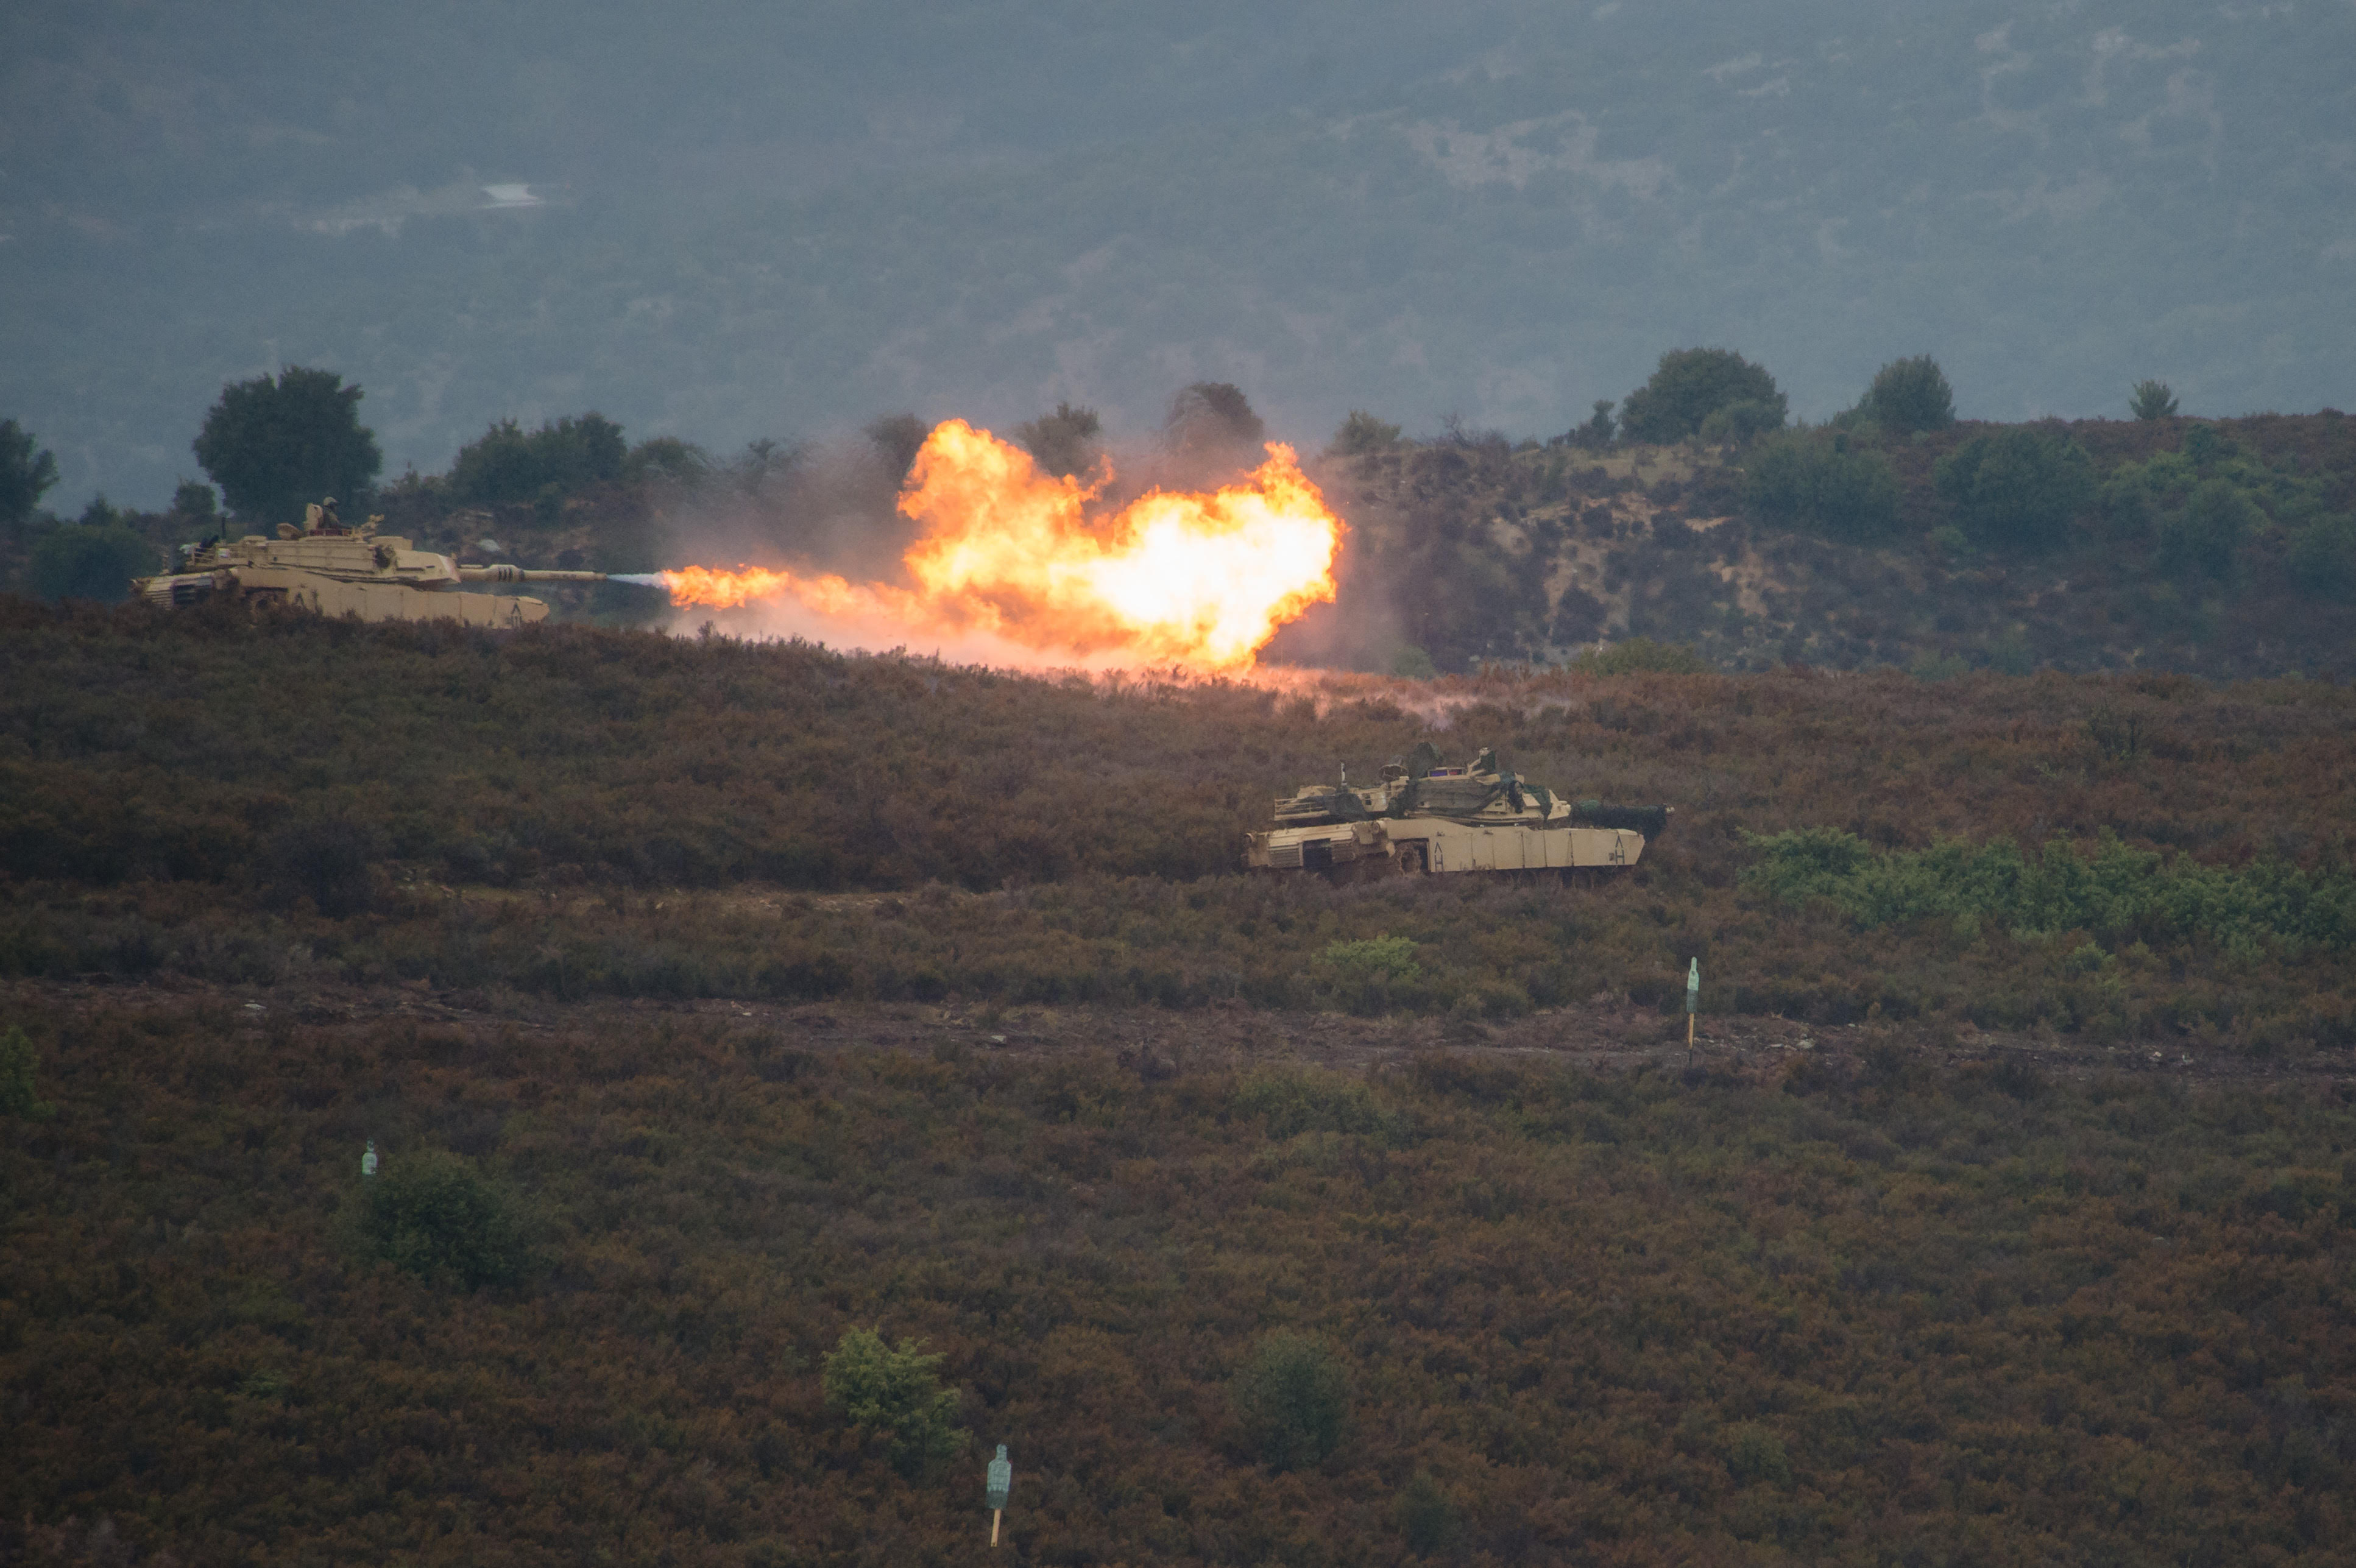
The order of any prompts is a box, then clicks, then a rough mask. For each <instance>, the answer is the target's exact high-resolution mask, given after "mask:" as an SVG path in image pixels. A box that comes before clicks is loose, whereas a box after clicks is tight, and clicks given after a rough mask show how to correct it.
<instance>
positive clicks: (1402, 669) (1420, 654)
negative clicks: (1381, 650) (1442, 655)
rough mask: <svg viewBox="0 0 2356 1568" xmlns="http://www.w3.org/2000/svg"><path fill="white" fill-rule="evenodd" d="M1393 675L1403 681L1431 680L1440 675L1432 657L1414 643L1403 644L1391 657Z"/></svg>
mask: <svg viewBox="0 0 2356 1568" xmlns="http://www.w3.org/2000/svg"><path fill="white" fill-rule="evenodd" d="M1391 673H1392V674H1393V675H1395V676H1397V677H1399V678H1400V679H1401V680H1431V679H1433V678H1435V677H1438V676H1439V674H1440V669H1439V667H1438V666H1436V665H1434V664H1433V663H1432V662H1431V656H1430V654H1428V653H1426V652H1424V650H1423V649H1421V648H1419V647H1417V646H1416V645H1414V644H1413V643H1407V644H1403V645H1400V646H1399V648H1398V650H1397V651H1396V652H1394V653H1393V654H1392V655H1391Z"/></svg>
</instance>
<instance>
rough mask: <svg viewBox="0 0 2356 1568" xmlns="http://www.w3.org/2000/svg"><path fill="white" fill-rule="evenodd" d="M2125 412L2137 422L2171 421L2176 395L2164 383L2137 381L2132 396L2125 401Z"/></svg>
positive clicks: (2173, 414)
mask: <svg viewBox="0 0 2356 1568" xmlns="http://www.w3.org/2000/svg"><path fill="white" fill-rule="evenodd" d="M2127 411H2128V412H2130V413H2132V414H2134V415H2135V417H2136V418H2137V419H2139V420H2164V419H2173V418H2174V417H2175V415H2176V394H2175V393H2174V392H2171V391H2169V389H2168V383H2167V382H2165V381H2137V382H2136V384H2135V393H2134V395H2133V396H2132V397H2130V398H2129V399H2128V400H2127Z"/></svg>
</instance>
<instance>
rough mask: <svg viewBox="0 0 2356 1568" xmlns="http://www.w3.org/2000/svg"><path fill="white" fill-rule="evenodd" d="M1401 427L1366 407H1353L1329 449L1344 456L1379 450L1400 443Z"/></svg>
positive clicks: (1335, 433) (1354, 455) (1334, 435)
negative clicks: (1366, 409) (1380, 418)
mask: <svg viewBox="0 0 2356 1568" xmlns="http://www.w3.org/2000/svg"><path fill="white" fill-rule="evenodd" d="M1398 438H1399V427H1398V426H1397V425H1395V424H1391V423H1389V422H1387V421H1383V420H1378V419H1376V417H1375V416H1374V415H1372V414H1370V413H1368V412H1367V411H1365V410H1364V409H1352V410H1351V411H1350V417H1349V418H1347V419H1345V420H1344V421H1342V428H1341V429H1339V430H1337V431H1335V432H1333V444H1332V445H1331V446H1329V447H1327V448H1326V450H1327V451H1329V452H1332V453H1335V454H1336V455H1337V456H1342V457H1356V456H1358V455H1360V454H1361V453H1368V452H1379V451H1381V450H1382V449H1383V448H1384V447H1387V446H1393V445H1396V444H1398Z"/></svg>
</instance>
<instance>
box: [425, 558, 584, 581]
mask: <svg viewBox="0 0 2356 1568" xmlns="http://www.w3.org/2000/svg"><path fill="white" fill-rule="evenodd" d="M458 575H459V577H460V578H461V579H462V580H464V581H467V582H603V581H605V573H604V572H602V571H531V570H529V569H527V568H525V567H520V566H509V565H507V564H506V563H504V562H502V563H500V564H499V565H498V566H462V567H460V568H459V569H458Z"/></svg>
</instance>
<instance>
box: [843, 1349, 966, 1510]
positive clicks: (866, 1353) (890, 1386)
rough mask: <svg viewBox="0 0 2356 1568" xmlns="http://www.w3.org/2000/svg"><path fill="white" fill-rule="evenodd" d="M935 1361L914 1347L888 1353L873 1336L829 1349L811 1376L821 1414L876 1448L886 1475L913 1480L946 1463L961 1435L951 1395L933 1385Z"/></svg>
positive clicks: (955, 1402)
mask: <svg viewBox="0 0 2356 1568" xmlns="http://www.w3.org/2000/svg"><path fill="white" fill-rule="evenodd" d="M940 1364H941V1358H940V1357H939V1356H937V1355H926V1353H925V1347H924V1343H923V1341H921V1340H916V1339H903V1340H901V1341H900V1344H899V1347H898V1348H897V1349H894V1348H893V1347H892V1346H890V1345H888V1344H886V1343H885V1342H884V1339H883V1335H881V1334H879V1333H877V1332H876V1331H875V1330H874V1329H873V1328H853V1329H851V1330H850V1331H849V1332H848V1333H846V1334H844V1335H843V1336H842V1338H841V1339H840V1340H838V1341H836V1343H835V1347H834V1349H832V1350H831V1351H830V1352H829V1353H828V1355H827V1358H826V1361H825V1364H824V1366H823V1367H822V1368H821V1370H820V1372H819V1384H820V1386H821V1387H822V1388H824V1389H825V1391H826V1403H827V1404H828V1406H829V1407H830V1408H831V1409H833V1410H835V1411H837V1412H839V1413H841V1415H842V1417H843V1419H845V1420H846V1421H848V1422H850V1423H851V1425H853V1426H858V1427H863V1428H865V1429H866V1430H867V1431H869V1432H871V1433H873V1434H874V1435H878V1436H880V1437H882V1438H883V1440H884V1445H885V1451H886V1452H887V1453H888V1454H889V1455H890V1456H891V1460H892V1467H893V1468H894V1469H896V1470H898V1471H899V1472H900V1473H901V1474H902V1475H903V1476H905V1477H908V1478H909V1479H911V1480H914V1479H916V1478H917V1477H921V1476H924V1475H926V1474H927V1473H928V1472H930V1471H932V1470H933V1469H934V1468H936V1467H937V1466H939V1465H941V1464H943V1463H945V1462H946V1461H948V1459H950V1458H952V1457H954V1456H956V1455H957V1453H958V1450H960V1449H962V1448H963V1447H964V1446H965V1445H966V1442H967V1438H968V1434H967V1433H966V1431H965V1430H964V1428H962V1427H959V1426H958V1425H957V1424H956V1422H957V1410H958V1393H957V1391H956V1390H955V1389H945V1388H943V1387H941V1385H940V1379H939V1377H938V1376H937V1369H938V1367H939V1366H940Z"/></svg>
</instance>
